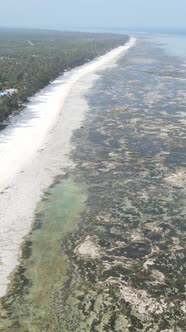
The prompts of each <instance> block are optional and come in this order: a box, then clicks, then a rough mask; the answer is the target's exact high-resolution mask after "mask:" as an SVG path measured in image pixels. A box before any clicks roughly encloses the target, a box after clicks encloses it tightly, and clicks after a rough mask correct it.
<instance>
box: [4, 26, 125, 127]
mask: <svg viewBox="0 0 186 332" xmlns="http://www.w3.org/2000/svg"><path fill="white" fill-rule="evenodd" d="M128 39H129V37H128V36H126V35H117V34H96V33H78V32H59V31H47V30H39V31H37V30H28V29H27V30H21V29H17V30H16V29H0V122H2V121H3V120H5V119H6V118H7V117H8V116H9V115H10V114H12V113H14V114H15V113H16V111H20V110H21V109H22V108H23V107H24V104H25V103H26V102H27V101H28V99H29V97H31V96H32V95H33V94H34V93H36V92H37V91H38V90H40V89H42V88H43V87H45V86H46V85H47V84H49V83H50V82H51V81H52V80H54V79H55V78H56V77H58V76H59V75H61V74H62V73H63V72H64V71H66V70H69V69H71V68H74V67H77V66H80V65H82V64H83V63H86V62H88V61H90V60H92V59H94V58H95V57H97V56H101V55H103V54H105V53H106V52H108V51H110V50H111V49H113V48H116V47H118V46H120V45H123V44H124V43H125V42H126V41H127V40H128Z"/></svg>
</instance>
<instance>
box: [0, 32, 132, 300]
mask: <svg viewBox="0 0 186 332" xmlns="http://www.w3.org/2000/svg"><path fill="white" fill-rule="evenodd" d="M134 44H135V39H133V38H131V39H130V41H129V42H128V43H127V44H126V45H124V46H121V47H118V48H117V49H114V50H113V51H111V52H109V53H107V54H106V55H104V56H102V57H100V58H97V59H95V60H94V61H92V62H90V63H88V64H85V65H83V66H81V67H78V68H76V69H73V70H72V71H70V72H68V73H65V74H64V75H63V76H61V77H59V78H58V79H57V80H55V81H54V82H52V83H51V84H50V85H49V86H48V87H46V88H45V89H43V90H42V91H41V92H39V93H38V94H36V95H35V96H34V97H33V98H32V99H31V102H30V103H29V105H28V106H27V107H26V109H25V110H24V111H23V112H22V114H21V115H20V116H17V117H16V118H15V119H14V120H13V121H12V124H11V125H10V126H9V127H7V128H6V129H5V130H4V131H2V132H1V133H0V156H1V166H0V297H2V296H4V295H5V293H6V290H7V286H8V283H9V279H8V277H9V275H10V273H11V272H12V271H13V269H14V268H15V267H16V264H17V261H18V256H19V248H20V246H21V243H22V242H23V238H24V236H26V235H27V234H28V232H29V230H30V227H31V224H32V221H33V216H34V211H35V208H36V205H37V203H38V202H39V201H40V199H41V197H42V193H43V192H44V191H45V190H46V189H47V188H48V187H49V186H50V185H51V184H52V182H53V179H54V177H55V176H56V175H58V174H60V173H62V172H63V170H62V168H65V167H66V166H69V165H70V160H69V159H68V153H69V152H70V149H71V143H70V138H71V135H72V132H73V130H75V129H77V128H79V127H80V126H81V124H82V121H83V119H84V115H85V112H86V111H87V110H88V105H87V103H86V99H85V98H83V96H84V94H85V92H87V91H88V89H89V88H90V87H91V86H92V84H93V83H94V82H95V80H96V79H97V78H98V75H97V74H96V72H97V70H100V69H104V68H105V67H106V66H107V65H109V64H113V63H114V62H115V61H116V60H117V59H118V58H119V57H120V56H121V55H123V54H124V53H125V52H126V51H127V50H128V49H129V48H130V47H132V46H134Z"/></svg>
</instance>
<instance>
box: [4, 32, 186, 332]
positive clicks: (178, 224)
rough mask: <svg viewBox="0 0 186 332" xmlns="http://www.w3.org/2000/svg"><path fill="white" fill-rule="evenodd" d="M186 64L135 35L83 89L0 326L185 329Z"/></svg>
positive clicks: (78, 331)
mask: <svg viewBox="0 0 186 332" xmlns="http://www.w3.org/2000/svg"><path fill="white" fill-rule="evenodd" d="M185 64H186V60H184V61H183V59H180V58H179V57H175V56H172V55H169V56H167V51H166V52H165V51H164V49H163V47H162V45H160V44H158V43H157V40H156V41H155V40H154V39H153V38H152V40H151V38H150V37H148V38H146V39H145V38H144V39H142V38H141V39H138V41H137V44H136V47H135V48H132V49H130V50H129V52H128V53H127V54H125V56H123V57H121V58H120V60H119V61H118V62H117V66H112V67H107V68H105V69H104V70H103V71H101V72H100V73H99V75H100V76H99V79H97V80H96V81H94V83H95V84H94V85H93V86H92V87H91V88H90V89H89V91H88V93H87V92H86V96H85V94H84V92H85V90H84V92H83V95H84V97H83V100H86V102H87V103H88V106H89V108H88V110H89V111H88V112H87V114H86V119H85V120H84V123H83V126H81V127H80V128H79V129H78V130H76V131H75V132H74V136H73V145H74V146H75V149H73V150H72V151H71V160H72V161H73V163H74V164H75V165H76V167H74V168H67V169H66V172H65V175H64V176H60V177H58V178H57V179H56V182H55V183H54V184H53V186H51V187H50V189H49V190H48V191H47V192H46V195H45V196H44V197H43V200H42V202H41V203H40V205H39V206H38V209H37V213H36V216H35V224H34V227H33V230H32V232H31V234H30V235H29V237H28V238H27V239H26V242H25V246H24V248H23V249H24V250H23V257H22V259H21V262H20V266H19V268H18V269H17V271H16V275H15V277H14V279H13V283H12V287H11V288H10V289H9V293H8V295H7V296H6V297H5V298H3V300H2V302H1V319H0V322H1V330H2V331H9V332H14V331H16V332H17V331H18V332H23V331H36V332H39V331H44V332H45V331H46V332H47V331H55V332H56V331H57V332H67V331H68V332H73V331H74V332H82V331H84V332H88V331H93V332H108V331H109V332H113V331H116V332H124V331H125V332H139V331H143V332H147V331H148V332H161V331H166V332H168V331H171V332H175V331H177V332H183V331H185V324H186V322H185V313H186V302H185V283H186V281H185V275H186V270H185V233H184V232H185V214H186V210H185V202H186V189H185V188H186V169H185V165H186V159H185V158H186V148H185V137H186V127H185V123H186V114H185V107H186V97H185V88H186V83H185V82H186V72H185ZM84 83H85V82H84ZM142 83H143V84H142ZM81 88H82V86H81ZM74 90H75V89H74ZM76 92H77V91H76ZM74 93H75V91H73V94H74ZM72 97H73V98H72V99H71V100H69V103H68V106H70V105H72V104H73V103H74V102H75V101H77V99H74V98H75V95H72ZM77 97H78V96H77V95H76V98H77ZM78 100H79V102H80V99H78ZM81 100H82V95H81ZM70 103H71V104H70ZM76 104H77V103H76ZM59 229H60V231H59V232H58V231H57V230H59Z"/></svg>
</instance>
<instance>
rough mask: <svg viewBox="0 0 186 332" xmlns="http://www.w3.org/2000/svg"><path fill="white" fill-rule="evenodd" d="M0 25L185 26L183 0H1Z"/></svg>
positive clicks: (58, 27) (44, 26) (184, 5)
mask: <svg viewBox="0 0 186 332" xmlns="http://www.w3.org/2000/svg"><path fill="white" fill-rule="evenodd" d="M0 14H1V16H0V17H1V18H0V26H9V27H32V28H54V29H64V28H67V29H70V28H81V27H82V28H86V27H108V28H113V27H129V28H130V27H155V28H156V27H163V28H167V27H173V28H175V27H176V28H186V0H4V1H3V0H2V1H1V7H0Z"/></svg>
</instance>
